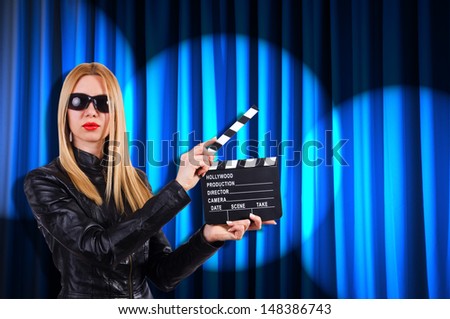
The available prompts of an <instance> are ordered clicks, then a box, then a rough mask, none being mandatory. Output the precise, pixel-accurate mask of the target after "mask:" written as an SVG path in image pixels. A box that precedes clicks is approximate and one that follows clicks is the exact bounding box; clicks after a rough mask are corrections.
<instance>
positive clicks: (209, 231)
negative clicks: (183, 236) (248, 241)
mask: <svg viewBox="0 0 450 319" xmlns="http://www.w3.org/2000/svg"><path fill="white" fill-rule="evenodd" d="M249 218H250V219H243V220H235V221H229V222H227V224H223V225H209V224H206V225H205V228H204V229H203V236H204V237H205V239H206V241H208V242H209V243H212V242H215V241H225V240H240V239H242V237H243V236H244V234H245V232H246V231H247V230H259V229H261V227H262V225H263V224H268V225H276V224H277V223H276V222H275V221H274V220H268V221H265V222H262V221H261V217H259V216H257V215H254V214H250V216H249Z"/></svg>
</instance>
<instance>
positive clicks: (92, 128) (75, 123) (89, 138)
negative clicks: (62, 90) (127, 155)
mask: <svg viewBox="0 0 450 319" xmlns="http://www.w3.org/2000/svg"><path fill="white" fill-rule="evenodd" d="M73 93H83V94H85V95H88V96H89V97H94V98H95V97H97V96H99V95H106V87H105V84H104V81H103V79H102V78H101V77H100V76H97V75H85V76H83V77H82V78H80V79H79V80H78V82H77V84H76V85H75V87H74V89H73V91H72V94H73ZM86 101H87V100H86ZM71 102H72V104H73V105H79V104H80V103H81V105H82V102H83V96H81V99H80V98H77V97H75V98H73V97H72V98H71V101H69V109H68V110H67V117H68V122H69V128H70V131H71V132H72V139H73V145H74V146H75V147H77V148H79V149H82V150H84V151H87V152H90V153H93V154H95V155H99V154H101V151H102V150H103V143H104V141H105V138H106V136H107V135H108V132H109V113H107V112H100V111H101V110H102V109H101V108H99V107H98V108H99V109H100V111H99V110H98V108H96V107H95V106H94V101H92V100H89V102H88V103H89V105H88V107H87V108H82V109H80V110H74V109H71V108H70V104H71ZM100 102H101V101H100V98H98V101H97V104H98V103H100ZM72 108H73V107H72Z"/></svg>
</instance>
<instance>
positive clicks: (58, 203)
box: [24, 169, 190, 265]
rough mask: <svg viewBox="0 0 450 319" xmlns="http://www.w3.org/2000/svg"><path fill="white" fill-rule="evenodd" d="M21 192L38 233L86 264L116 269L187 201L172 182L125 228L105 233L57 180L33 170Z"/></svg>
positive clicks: (134, 216) (54, 177) (129, 221)
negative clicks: (43, 232)
mask: <svg viewBox="0 0 450 319" xmlns="http://www.w3.org/2000/svg"><path fill="white" fill-rule="evenodd" d="M24 190H25V194H26V196H27V199H28V202H29V204H30V206H31V208H32V210H33V213H34V216H35V217H36V220H37V222H38V225H39V227H42V228H44V229H45V231H46V232H48V234H50V236H52V238H53V239H54V240H56V241H58V242H59V243H60V244H61V245H62V246H64V247H65V248H66V249H67V250H69V251H71V252H72V253H73V254H76V255H77V256H79V257H80V258H83V259H84V260H86V261H88V262H91V263H92V262H93V263H102V264H105V263H107V264H111V265H113V264H117V263H119V262H120V261H121V260H123V259H124V258H126V257H127V256H128V255H130V254H131V253H133V252H134V251H136V250H137V249H138V248H140V247H141V246H142V245H143V244H144V243H145V241H146V240H148V239H149V238H150V237H152V236H153V235H155V234H157V233H159V231H160V229H161V228H162V226H164V225H165V224H166V223H167V222H169V221H170V220H171V219H172V218H173V217H174V216H175V215H176V214H177V213H178V212H179V211H180V210H181V209H182V208H183V207H184V206H185V205H187V204H188V203H189V202H190V198H189V196H188V195H187V193H186V192H185V191H184V189H183V188H182V187H181V185H180V184H178V182H176V181H172V182H170V183H169V184H167V185H166V186H165V187H164V188H163V189H162V190H161V191H160V192H159V193H158V194H157V195H155V196H153V197H152V198H150V199H149V200H148V201H147V203H145V205H144V206H143V207H142V208H141V209H139V210H137V211H136V212H135V213H134V214H131V216H130V217H129V218H128V219H126V220H124V221H123V222H121V223H119V224H117V225H114V226H112V227H110V228H107V229H105V228H103V227H102V226H101V225H99V224H98V223H96V222H95V221H94V220H92V219H91V218H89V217H88V216H87V215H86V213H85V212H84V211H83V209H82V206H81V205H80V204H79V202H78V201H77V200H76V197H75V196H74V195H73V194H72V192H73V191H76V190H75V189H73V190H72V189H71V188H70V187H68V186H67V185H66V184H64V183H63V182H62V181H61V180H60V179H59V178H58V177H56V176H54V175H51V174H49V173H47V172H45V171H43V170H40V169H36V170H34V171H32V172H30V173H29V174H28V175H27V177H26V178H25V183H24Z"/></svg>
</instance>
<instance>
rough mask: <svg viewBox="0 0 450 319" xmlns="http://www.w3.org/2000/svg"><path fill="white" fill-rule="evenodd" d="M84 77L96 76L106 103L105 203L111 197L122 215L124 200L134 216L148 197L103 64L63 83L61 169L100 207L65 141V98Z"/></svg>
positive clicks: (87, 66)
mask: <svg viewBox="0 0 450 319" xmlns="http://www.w3.org/2000/svg"><path fill="white" fill-rule="evenodd" d="M85 75H98V76H100V77H101V78H102V79H103V81H104V83H105V87H106V95H107V96H108V101H109V114H110V120H109V135H108V136H109V146H108V150H107V155H108V159H113V163H111V162H108V166H107V175H106V176H107V178H106V191H105V195H106V201H109V200H110V199H111V195H113V197H114V202H115V205H116V207H117V209H118V210H119V211H120V212H124V211H125V201H124V200H126V202H128V204H129V205H130V207H131V209H132V211H133V212H134V211H136V210H137V209H139V208H141V207H142V206H143V205H144V204H145V202H146V201H147V200H148V199H149V198H150V197H151V193H150V191H149V189H148V188H147V186H146V184H145V182H144V181H142V179H141V178H140V177H139V175H138V173H137V171H136V169H135V168H134V167H133V166H132V165H131V161H130V156H129V153H128V141H127V139H126V135H125V132H126V130H125V115H124V108H123V99H122V92H121V90H120V86H119V83H118V81H117V79H116V77H115V76H114V74H113V73H112V72H111V71H110V70H109V69H108V68H107V67H106V66H104V65H103V64H100V63H95V62H93V63H82V64H80V65H78V66H76V67H75V68H74V69H73V70H72V71H71V72H70V73H69V74H68V75H67V77H66V79H65V80H64V84H63V87H62V89H61V95H60V97H59V106H58V135H59V158H60V162H61V165H62V166H63V167H64V169H65V170H66V171H67V174H68V175H69V177H70V179H71V180H72V182H73V183H74V185H75V187H76V188H77V189H78V190H79V191H80V192H81V193H83V194H84V195H86V196H87V197H88V198H89V199H91V200H92V201H94V202H95V203H96V204H97V205H101V204H102V203H103V200H102V196H101V195H100V194H99V192H98V191H97V189H96V188H95V186H94V184H92V182H91V181H90V180H89V178H88V177H87V176H86V174H85V173H84V172H83V171H82V170H81V169H80V167H79V166H78V164H77V162H76V160H75V157H74V153H73V148H72V144H71V143H70V141H69V134H70V129H69V125H68V122H67V109H68V101H69V95H70V94H71V93H72V91H73V89H74V87H75V85H76V84H77V82H78V80H79V79H80V78H82V77H83V76H85ZM117 153H118V154H119V155H120V158H117ZM123 197H125V198H123Z"/></svg>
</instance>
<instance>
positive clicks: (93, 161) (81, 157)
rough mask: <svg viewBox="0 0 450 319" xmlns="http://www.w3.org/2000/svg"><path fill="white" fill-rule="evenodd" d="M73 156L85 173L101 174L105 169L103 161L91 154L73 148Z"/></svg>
mask: <svg viewBox="0 0 450 319" xmlns="http://www.w3.org/2000/svg"><path fill="white" fill-rule="evenodd" d="M73 154H74V156H75V160H76V161H77V163H78V166H80V168H81V169H82V170H83V171H84V172H85V173H101V172H102V171H103V169H104V168H105V167H104V166H103V165H102V161H103V159H100V158H98V157H97V156H95V155H93V154H91V153H88V152H86V151H83V150H80V149H78V148H76V147H73Z"/></svg>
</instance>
